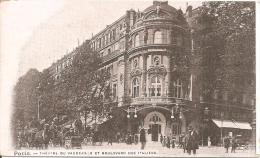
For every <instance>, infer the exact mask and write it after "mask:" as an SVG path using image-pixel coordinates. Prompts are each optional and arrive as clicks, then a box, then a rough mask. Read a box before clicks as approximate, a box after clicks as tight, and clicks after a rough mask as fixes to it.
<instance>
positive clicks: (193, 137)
mask: <svg viewBox="0 0 260 158" xmlns="http://www.w3.org/2000/svg"><path fill="white" fill-rule="evenodd" d="M160 142H161V144H162V146H163V147H166V148H169V149H170V148H172V149H174V148H175V147H176V137H170V136H163V135H161V136H160ZM177 147H178V148H183V152H184V153H185V152H187V153H188V154H189V155H190V154H191V153H193V154H196V150H197V149H199V139H198V134H197V132H196V131H195V130H194V129H193V128H192V127H191V126H190V127H189V128H188V132H187V133H186V134H185V135H180V137H179V141H178V146H177Z"/></svg>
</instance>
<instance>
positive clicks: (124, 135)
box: [18, 118, 238, 155]
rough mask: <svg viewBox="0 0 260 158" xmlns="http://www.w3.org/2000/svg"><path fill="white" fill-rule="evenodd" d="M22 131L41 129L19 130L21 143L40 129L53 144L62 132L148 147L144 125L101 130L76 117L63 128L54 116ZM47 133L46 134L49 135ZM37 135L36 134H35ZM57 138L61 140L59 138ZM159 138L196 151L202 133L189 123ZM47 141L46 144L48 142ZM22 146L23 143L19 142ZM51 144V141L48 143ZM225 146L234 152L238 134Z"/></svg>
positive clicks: (169, 144) (93, 140)
mask: <svg viewBox="0 0 260 158" xmlns="http://www.w3.org/2000/svg"><path fill="white" fill-rule="evenodd" d="M23 129H24V130H23V131H26V130H28V129H38V131H33V130H30V131H31V133H29V134H28V133H27V134H26V133H25V132H23V133H22V132H21V131H20V132H19V133H18V142H19V143H23V141H21V140H27V142H29V143H30V142H32V140H30V138H31V139H32V135H31V134H37V132H38V133H39V131H43V132H45V133H50V134H51V136H50V139H52V143H54V140H55V139H54V138H59V139H61V138H60V137H61V136H60V134H62V137H72V136H78V135H81V136H82V138H83V140H87V141H89V142H91V144H92V145H95V143H96V142H101V144H102V142H104V141H105V142H107V145H111V146H112V145H113V142H117V143H126V144H128V145H131V144H135V145H137V144H139V143H140V144H141V149H145V146H146V141H147V140H146V130H145V129H144V128H141V129H140V131H139V132H137V133H131V132H126V131H117V132H115V131H101V130H86V129H84V130H83V125H82V122H80V121H77V120H75V121H74V127H72V125H71V127H70V128H69V129H68V128H62V125H60V124H59V123H58V121H57V119H55V118H54V119H53V121H51V123H50V124H47V123H46V122H44V121H43V122H40V121H37V120H36V119H35V118H33V120H32V121H31V122H30V123H29V124H28V125H26V126H25V127H23ZM46 135H47V134H46ZM34 137H35V135H34ZM57 140H58V139H57ZM58 141H59V142H58V143H60V145H62V142H61V141H60V140H58ZM159 141H160V143H161V145H162V147H163V148H168V149H174V148H182V149H183V152H184V153H188V154H189V155H191V154H196V152H197V150H198V149H199V135H198V133H197V131H196V130H195V129H194V128H193V127H191V126H189V127H188V131H187V132H186V133H185V134H181V135H179V136H178V139H177V137H176V136H163V135H162V134H161V135H160V136H159ZM45 144H46V143H45ZM207 144H208V146H209V147H210V146H211V139H210V137H209V138H208V143H207ZM19 146H22V145H21V144H19ZM46 146H48V144H47V145H46ZM223 146H224V148H225V151H226V152H227V153H228V152H229V150H230V148H231V150H230V152H231V153H235V151H236V148H237V146H238V143H237V139H236V137H230V136H227V137H224V139H223Z"/></svg>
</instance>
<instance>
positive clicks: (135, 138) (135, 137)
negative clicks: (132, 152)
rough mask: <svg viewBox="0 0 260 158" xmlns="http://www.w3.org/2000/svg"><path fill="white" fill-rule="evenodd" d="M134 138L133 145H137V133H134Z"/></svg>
mask: <svg viewBox="0 0 260 158" xmlns="http://www.w3.org/2000/svg"><path fill="white" fill-rule="evenodd" d="M134 140H135V145H137V144H138V135H137V134H135V136H134Z"/></svg>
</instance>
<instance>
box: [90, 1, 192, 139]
mask: <svg viewBox="0 0 260 158" xmlns="http://www.w3.org/2000/svg"><path fill="white" fill-rule="evenodd" d="M90 44H91V48H92V49H93V50H95V51H97V52H98V53H99V55H100V56H102V59H103V65H102V68H106V69H108V70H109V71H110V73H111V79H110V87H111V91H112V97H110V98H108V99H109V100H110V105H112V104H113V103H114V105H115V107H116V108H120V109H121V111H122V112H123V113H125V115H124V117H125V118H127V125H126V129H125V130H126V131H128V132H131V133H138V132H139V129H140V128H141V127H144V128H145V129H146V130H147V132H146V133H147V140H148V141H159V136H160V135H161V134H162V135H163V136H172V135H179V134H181V133H183V132H185V131H186V128H187V125H188V124H189V123H190V122H191V117H190V118H189V117H188V115H189V116H191V114H192V112H191V111H192V108H191V104H190V103H191V99H192V94H191V88H190V87H191V80H190V79H191V75H190V74H188V75H187V74H186V75H185V76H183V75H182V74H181V73H178V68H179V67H178V66H177V61H176V58H177V57H178V56H182V57H184V58H185V57H187V56H188V55H189V54H190V52H189V51H190V31H189V27H188V24H187V22H186V20H185V18H184V15H183V13H182V12H181V11H180V10H177V9H175V8H173V7H172V6H170V5H168V2H167V1H166V2H158V1H154V2H153V5H152V6H150V7H148V8H146V9H145V10H144V11H143V12H140V11H134V10H128V11H127V12H126V14H125V15H124V16H123V17H121V18H120V19H119V20H117V21H116V22H114V23H113V24H111V25H109V26H107V28H106V29H104V30H102V31H101V32H100V33H98V34H97V35H95V36H94V37H93V38H92V39H91V41H90ZM184 77H185V79H184V80H185V82H184V80H183V78H184ZM105 100H106V99H105ZM111 102H112V103H111ZM114 109H115V108H114ZM121 130H122V129H121Z"/></svg>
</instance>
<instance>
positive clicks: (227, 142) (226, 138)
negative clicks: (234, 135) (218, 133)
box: [224, 137, 230, 153]
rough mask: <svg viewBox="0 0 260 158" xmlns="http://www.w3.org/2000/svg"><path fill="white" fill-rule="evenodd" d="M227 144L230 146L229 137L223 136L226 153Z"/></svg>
mask: <svg viewBox="0 0 260 158" xmlns="http://www.w3.org/2000/svg"><path fill="white" fill-rule="evenodd" d="M229 146H230V138H229V137H225V138H224V148H225V149H226V153H228V148H229Z"/></svg>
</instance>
